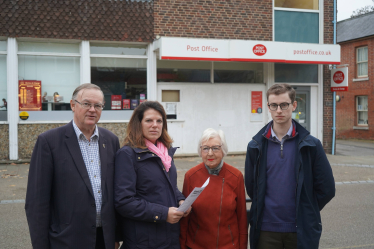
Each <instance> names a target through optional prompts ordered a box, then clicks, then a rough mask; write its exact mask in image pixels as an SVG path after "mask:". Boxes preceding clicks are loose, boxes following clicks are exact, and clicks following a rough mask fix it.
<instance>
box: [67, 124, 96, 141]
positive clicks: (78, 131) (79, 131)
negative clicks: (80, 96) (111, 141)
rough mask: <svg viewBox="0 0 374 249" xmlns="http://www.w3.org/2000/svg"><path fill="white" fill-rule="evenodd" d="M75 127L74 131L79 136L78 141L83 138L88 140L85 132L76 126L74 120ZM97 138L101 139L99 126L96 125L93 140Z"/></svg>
mask: <svg viewBox="0 0 374 249" xmlns="http://www.w3.org/2000/svg"><path fill="white" fill-rule="evenodd" d="M73 127H74V131H75V134H76V135H77V139H78V140H79V139H81V138H82V136H83V137H84V139H86V137H85V136H84V134H83V132H82V131H81V130H80V129H79V128H78V126H77V125H76V124H75V122H74V119H73ZM96 137H97V139H99V130H98V128H97V125H95V131H94V133H93V134H92V136H91V139H93V138H96Z"/></svg>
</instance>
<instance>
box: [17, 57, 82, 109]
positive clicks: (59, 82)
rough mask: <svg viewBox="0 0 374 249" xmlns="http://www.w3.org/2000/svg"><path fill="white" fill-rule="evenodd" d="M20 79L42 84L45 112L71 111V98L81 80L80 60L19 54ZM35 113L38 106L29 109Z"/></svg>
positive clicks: (42, 106) (42, 103)
mask: <svg viewBox="0 0 374 249" xmlns="http://www.w3.org/2000/svg"><path fill="white" fill-rule="evenodd" d="M18 78H19V80H20V81H35V82H40V84H41V89H40V94H41V110H42V111H68V110H71V108H70V99H71V96H72V94H73V92H74V89H75V88H77V87H78V86H79V81H80V64H79V57H60V56H36V55H19V56H18ZM30 91H31V90H30ZM34 94H36V93H33V92H30V96H25V98H33V97H32V96H33V95H34ZM20 104H21V102H20ZM22 110H27V107H23V109H22ZM32 110H35V106H32V107H31V106H30V111H32Z"/></svg>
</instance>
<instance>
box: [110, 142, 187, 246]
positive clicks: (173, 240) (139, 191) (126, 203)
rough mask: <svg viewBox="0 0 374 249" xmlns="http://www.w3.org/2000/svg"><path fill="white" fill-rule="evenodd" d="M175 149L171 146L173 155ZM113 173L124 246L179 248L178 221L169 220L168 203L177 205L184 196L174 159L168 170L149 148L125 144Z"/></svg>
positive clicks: (117, 158) (115, 198)
mask: <svg viewBox="0 0 374 249" xmlns="http://www.w3.org/2000/svg"><path fill="white" fill-rule="evenodd" d="M175 150H176V148H170V149H169V155H170V156H171V157H173V155H174V153H175ZM114 175H115V177H114V193H115V197H114V203H115V208H116V210H117V211H118V213H119V214H120V215H121V216H122V218H121V221H120V223H121V230H122V239H123V247H124V248H126V249H131V248H159V249H161V248H180V246H179V223H176V224H170V223H167V222H166V219H167V215H168V211H169V207H178V203H179V201H180V200H184V199H185V198H184V196H183V195H182V193H181V192H180V191H179V190H178V188H177V171H176V168H175V165H174V161H172V164H171V167H170V169H169V172H166V170H165V168H164V166H163V164H162V162H161V159H160V158H159V157H158V156H157V155H156V154H154V153H152V152H151V151H149V150H148V149H139V148H131V147H129V146H124V147H122V148H121V149H120V150H119V151H118V152H117V155H116V160H115V174H114Z"/></svg>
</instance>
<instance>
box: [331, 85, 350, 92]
mask: <svg viewBox="0 0 374 249" xmlns="http://www.w3.org/2000/svg"><path fill="white" fill-rule="evenodd" d="M338 91H348V87H347V86H339V87H331V92H338Z"/></svg>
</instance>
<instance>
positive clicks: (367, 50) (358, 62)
mask: <svg viewBox="0 0 374 249" xmlns="http://www.w3.org/2000/svg"><path fill="white" fill-rule="evenodd" d="M364 48H366V54H367V60H366V61H358V53H359V52H358V51H359V50H360V49H364ZM368 62H369V48H368V46H361V47H357V48H356V75H357V78H365V77H368V75H369V70H368V73H367V74H366V75H359V72H358V68H359V67H358V66H359V64H364V63H366V64H367V65H368Z"/></svg>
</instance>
